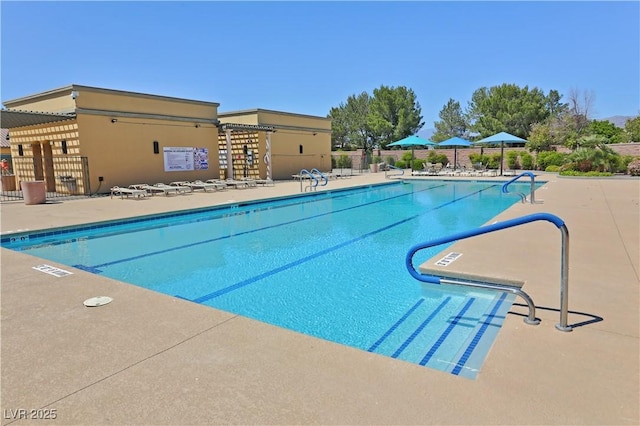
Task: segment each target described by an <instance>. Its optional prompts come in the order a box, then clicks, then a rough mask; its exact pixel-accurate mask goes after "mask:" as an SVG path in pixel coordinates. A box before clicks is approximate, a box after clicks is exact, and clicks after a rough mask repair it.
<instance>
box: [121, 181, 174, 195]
mask: <svg viewBox="0 0 640 426" xmlns="http://www.w3.org/2000/svg"><path fill="white" fill-rule="evenodd" d="M129 188H131V189H142V190H145V191H147V192H148V193H149V194H151V195H152V196H153V195H156V194H160V193H162V194H164V195H167V196H168V195H169V194H183V193H184V192H185V190H184V189H181V188H178V187H176V186H170V185H167V184H165V183H156V184H154V185H148V184H146V183H138V184H134V185H129Z"/></svg>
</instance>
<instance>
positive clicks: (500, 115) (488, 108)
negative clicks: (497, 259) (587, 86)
mask: <svg viewBox="0 0 640 426" xmlns="http://www.w3.org/2000/svg"><path fill="white" fill-rule="evenodd" d="M559 101H560V99H559V95H558V93H557V92H556V91H553V93H551V92H550V96H548V97H547V96H545V95H544V93H543V92H542V91H541V90H540V89H538V88H533V89H531V90H529V88H528V86H525V87H523V88H520V87H518V86H517V85H515V84H502V85H501V86H494V87H491V88H486V87H482V88H480V89H478V90H476V91H475V92H474V93H473V95H472V97H471V101H470V103H469V108H468V111H469V116H470V118H471V120H472V122H473V123H472V125H471V128H472V129H473V130H474V131H476V132H478V133H480V135H481V136H482V137H486V136H490V135H493V134H495V133H499V132H503V131H504V132H508V133H511V134H514V135H516V136H519V137H521V138H525V139H526V138H527V137H528V136H529V132H530V129H531V125H532V124H533V123H541V122H543V121H544V120H545V119H546V118H547V117H549V116H550V115H551V109H553V110H554V111H559V110H561V109H562V104H561V103H559Z"/></svg>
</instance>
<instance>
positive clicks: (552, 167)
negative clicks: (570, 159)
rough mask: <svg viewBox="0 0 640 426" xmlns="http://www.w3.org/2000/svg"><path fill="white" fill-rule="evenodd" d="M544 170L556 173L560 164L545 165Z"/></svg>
mask: <svg viewBox="0 0 640 426" xmlns="http://www.w3.org/2000/svg"><path fill="white" fill-rule="evenodd" d="M544 171H545V172H553V173H558V172H559V171H560V166H554V165H551V166H547V168H546V169H544Z"/></svg>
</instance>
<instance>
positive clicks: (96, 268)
mask: <svg viewBox="0 0 640 426" xmlns="http://www.w3.org/2000/svg"><path fill="white" fill-rule="evenodd" d="M443 186H446V185H444V184H442V185H436V186H430V187H428V188H424V189H420V190H418V191H413V192H410V193H406V194H400V195H394V196H393V197H387V198H384V199H381V200H377V201H371V202H368V203H365V204H358V205H357V206H351V207H346V208H344V209H340V210H333V211H330V212H325V213H319V214H316V215H313V216H308V217H302V218H299V219H295V220H291V221H289V222H283V223H279V224H276V225H269V226H264V227H262V228H256V229H250V230H248V231H243V232H239V233H236V234H233V235H224V236H221V237H216V238H210V239H207V240H201V241H196V242H194V243H190V244H184V245H181V246H176V247H171V248H168V249H164V250H158V251H152V252H149V253H144V254H141V255H138V256H133V257H127V258H124V259H118V260H114V261H111V262H106V263H101V264H99V265H93V266H90V265H72V266H73V267H74V268H78V269H82V270H83V271H87V272H91V273H94V274H99V273H101V272H102V271H101V270H100V269H99V268H104V267H105V266H111V265H117V264H119V263H124V262H130V261H132V260H138V259H142V258H145V257H150V256H157V255H160V254H164V253H170V252H172V251H176V250H183V249H186V248H190V247H195V246H199V245H202V244H209V243H213V242H216V241H220V240H224V239H227V238H231V237H238V236H241V235H247V234H251V233H254V232H259V231H265V230H267V229H272V228H278V227H281V226H288V225H291V224H293V223H298V222H304V221H306V220H311V219H316V218H319V217H322V216H327V215H330V214H334V213H341V212H344V211H347V210H352V209H356V208H360V207H365V206H368V205H372V204H376V203H382V202H387V201H389V200H393V199H394V198H401V197H406V196H409V195H413V194H415V192H424V191H430V190H432V189H436V188H441V187H443Z"/></svg>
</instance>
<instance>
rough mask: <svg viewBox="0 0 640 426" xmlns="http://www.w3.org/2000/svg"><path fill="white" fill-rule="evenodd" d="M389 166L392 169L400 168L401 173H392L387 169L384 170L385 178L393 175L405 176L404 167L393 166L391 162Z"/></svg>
mask: <svg viewBox="0 0 640 426" xmlns="http://www.w3.org/2000/svg"><path fill="white" fill-rule="evenodd" d="M387 167H388V168H389V169H392V170H400V173H396V174H393V175H390V174H389V170H385V171H384V177H385V179H386V178H388V177H391V176H404V169H401V168H400V167H396V166H392V165H391V164H389V165H388V166H387Z"/></svg>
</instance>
